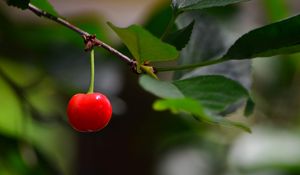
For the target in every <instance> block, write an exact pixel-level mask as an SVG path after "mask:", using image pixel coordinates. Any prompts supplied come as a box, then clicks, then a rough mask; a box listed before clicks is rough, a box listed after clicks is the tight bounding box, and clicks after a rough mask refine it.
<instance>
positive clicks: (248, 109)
mask: <svg viewBox="0 0 300 175" xmlns="http://www.w3.org/2000/svg"><path fill="white" fill-rule="evenodd" d="M254 108H255V103H254V101H253V100H252V99H251V98H248V100H247V103H246V107H245V111H244V115H245V116H246V117H248V116H250V115H251V114H253V111H254Z"/></svg>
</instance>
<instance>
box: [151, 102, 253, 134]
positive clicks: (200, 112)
mask: <svg viewBox="0 0 300 175" xmlns="http://www.w3.org/2000/svg"><path fill="white" fill-rule="evenodd" d="M153 108H154V109H155V110H157V111H164V110H171V111H172V112H173V113H178V112H184V113H188V114H191V115H193V116H194V117H196V118H197V119H198V120H199V121H203V122H207V123H210V124H218V125H223V126H229V127H232V126H233V127H237V128H240V129H243V130H244V131H247V132H249V133H251V129H250V128H249V127H248V126H246V125H244V124H243V123H239V122H233V121H230V120H227V119H225V118H223V117H219V116H211V115H210V114H208V113H207V112H206V111H205V108H204V106H202V105H201V104H200V103H199V102H198V101H196V100H193V99H190V98H183V99H166V100H157V101H156V102H155V103H154V105H153Z"/></svg>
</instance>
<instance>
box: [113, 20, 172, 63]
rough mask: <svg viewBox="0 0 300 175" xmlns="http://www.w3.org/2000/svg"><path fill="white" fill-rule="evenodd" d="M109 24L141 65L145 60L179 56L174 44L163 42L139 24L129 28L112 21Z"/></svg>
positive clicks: (164, 59)
mask: <svg viewBox="0 0 300 175" xmlns="http://www.w3.org/2000/svg"><path fill="white" fill-rule="evenodd" d="M108 25H109V26H110V27H111V28H112V29H113V30H114V31H115V32H116V33H117V35H118V36H119V37H120V38H121V39H122V41H123V43H124V44H125V45H126V46H127V47H128V49H129V51H130V52H131V54H132V55H133V56H134V58H135V59H136V60H137V62H138V63H139V64H140V65H141V64H143V63H144V62H145V61H153V62H155V61H168V60H174V59H176V58H177V57H178V52H177V50H176V48H175V47H174V46H171V45H169V44H166V43H163V42H162V41H161V40H159V39H158V38H156V37H155V36H153V35H152V34H151V33H150V32H148V31H147V30H145V29H143V28H142V27H140V26H138V25H131V26H129V27H128V28H119V27H116V26H114V25H113V24H111V23H108Z"/></svg>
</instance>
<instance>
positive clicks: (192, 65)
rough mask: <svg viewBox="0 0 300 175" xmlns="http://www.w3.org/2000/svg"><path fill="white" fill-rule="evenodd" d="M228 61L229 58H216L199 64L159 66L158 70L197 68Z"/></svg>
mask: <svg viewBox="0 0 300 175" xmlns="http://www.w3.org/2000/svg"><path fill="white" fill-rule="evenodd" d="M225 61H228V60H227V59H224V58H222V59H215V60H210V61H206V62H202V63H198V64H189V65H181V66H173V67H157V68H156V70H157V71H158V72H167V71H176V70H187V69H195V68H199V67H205V66H209V65H213V64H218V63H222V62H225Z"/></svg>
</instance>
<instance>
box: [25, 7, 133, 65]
mask: <svg viewBox="0 0 300 175" xmlns="http://www.w3.org/2000/svg"><path fill="white" fill-rule="evenodd" d="M28 9H29V10H30V11H32V12H33V13H34V14H36V15H37V16H40V17H45V18H48V19H50V20H52V21H54V22H57V23H59V24H61V25H63V26H65V27H67V28H69V29H71V30H73V31H74V32H76V33H78V34H80V35H81V36H82V37H83V38H84V39H85V42H92V43H90V44H91V45H90V46H89V48H86V49H87V50H90V49H91V48H92V47H93V46H98V47H102V48H104V49H106V50H107V51H108V52H110V53H112V54H114V55H115V56H117V57H118V58H120V59H121V60H122V61H124V62H126V63H127V64H129V65H130V66H134V64H135V61H134V60H132V59H130V58H129V57H127V56H126V55H124V54H122V53H121V52H119V51H118V50H116V49H114V48H113V47H111V46H110V45H108V44H106V43H104V42H103V41H101V40H99V39H97V38H96V37H93V35H91V34H89V33H88V32H86V31H84V30H82V29H80V28H78V27H77V26H75V25H73V24H71V23H70V22H68V21H66V20H65V19H62V18H60V17H57V16H54V15H52V14H50V13H48V12H46V11H43V10H41V9H39V8H38V7H36V6H34V5H32V4H30V3H29V6H28ZM86 39H91V40H89V41H87V40H86Z"/></svg>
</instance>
